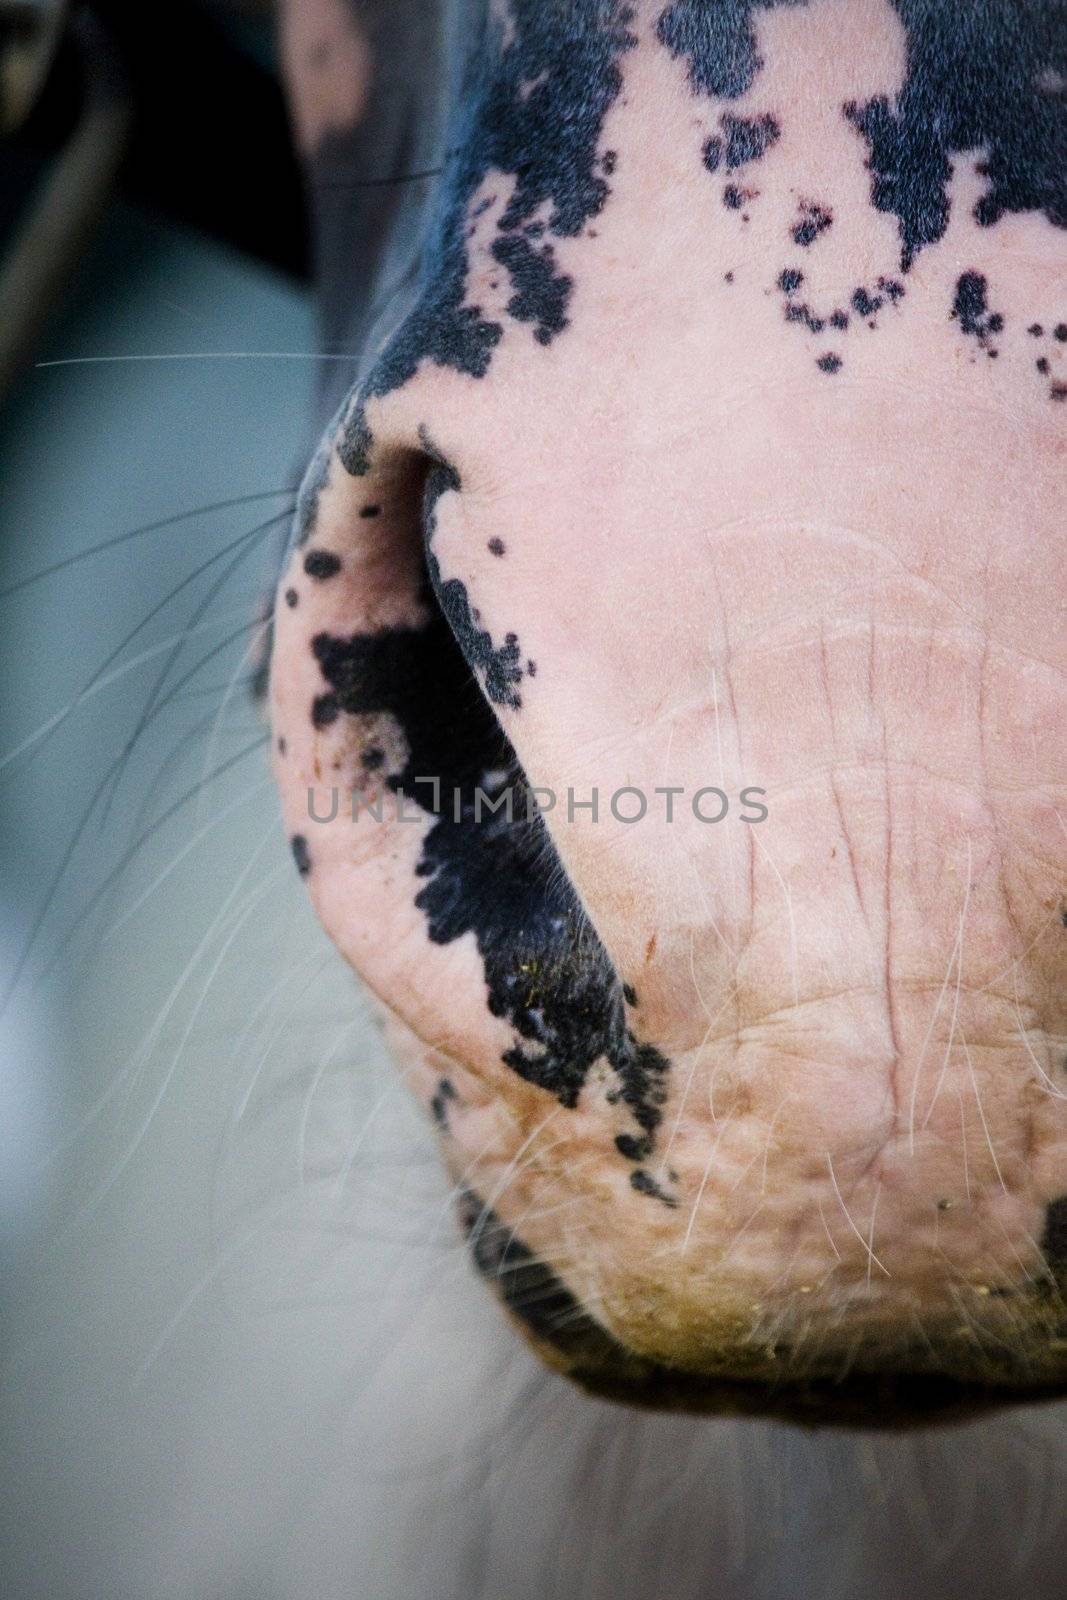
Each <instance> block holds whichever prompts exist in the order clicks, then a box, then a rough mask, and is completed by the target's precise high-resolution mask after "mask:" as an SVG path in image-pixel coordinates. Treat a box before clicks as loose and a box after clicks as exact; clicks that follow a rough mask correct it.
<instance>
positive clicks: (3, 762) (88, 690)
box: [0, 511, 290, 772]
mask: <svg viewBox="0 0 1067 1600" xmlns="http://www.w3.org/2000/svg"><path fill="white" fill-rule="evenodd" d="M288 515H290V513H289V512H287V511H283V512H281V513H280V514H279V515H278V516H276V517H271V518H270V519H269V521H267V522H263V523H260V524H259V526H258V527H256V528H252V529H251V530H250V531H249V532H247V533H243V534H241V535H240V536H239V537H238V538H236V539H234V540H232V541H231V542H230V543H229V544H227V545H225V546H224V547H223V549H221V550H219V551H217V552H216V554H215V555H213V556H210V557H209V558H208V559H207V560H206V561H203V562H201V563H200V564H199V565H198V566H197V567H195V568H194V570H193V571H192V572H190V573H189V574H188V576H187V577H185V578H183V579H182V581H181V583H179V584H177V585H176V586H175V587H174V588H173V589H171V590H170V591H169V592H168V593H167V594H166V595H164V597H163V598H162V600H160V601H158V602H157V604H156V605H154V606H153V607H152V609H151V610H150V611H149V612H148V613H147V615H146V616H144V617H142V618H141V620H140V622H139V623H138V624H137V626H136V627H135V628H131V630H130V631H129V633H127V634H126V636H125V638H123V639H122V640H121V641H120V642H119V643H118V644H117V645H116V646H115V648H114V649H113V650H112V651H111V653H110V654H109V655H108V657H107V659H106V660H105V661H104V662H103V663H102V665H101V666H99V667H98V668H97V669H96V671H95V672H94V673H93V675H92V677H91V678H89V679H87V681H86V682H85V683H84V684H83V685H82V688H81V689H80V690H79V692H78V694H77V695H76V696H75V698H74V699H73V700H71V701H69V702H68V703H67V705H65V706H64V707H63V709H62V710H61V711H58V712H56V713H55V715H54V716H52V717H50V718H49V719H48V721H47V722H45V723H43V724H42V725H41V727H39V728H38V729H37V730H36V731H35V732H34V733H31V734H29V735H27V737H26V738H25V739H23V740H22V742H21V743H20V744H18V745H16V747H15V748H14V749H13V750H10V751H9V752H8V753H7V755H5V756H3V757H2V758H0V772H3V770H4V769H5V767H9V766H10V765H11V763H12V762H13V761H16V760H17V759H18V758H19V756H21V755H24V754H25V753H26V751H27V750H30V749H32V748H34V747H36V748H37V750H38V751H40V750H43V749H44V747H45V746H46V744H47V743H48V740H49V739H51V737H52V735H53V734H54V733H57V732H58V731H59V729H60V728H61V727H62V726H63V725H64V723H65V722H66V721H67V719H68V718H69V717H71V716H73V714H74V713H75V712H76V711H77V710H79V708H80V707H81V706H82V705H84V703H85V702H86V700H89V699H91V698H92V697H93V696H94V695H95V693H96V692H97V690H99V689H103V688H106V687H109V686H110V684H111V683H113V682H114V681H115V679H114V678H108V676H107V675H108V673H109V672H110V670H111V668H112V667H113V666H114V664H115V662H116V661H117V660H118V659H119V657H120V656H121V655H122V653H123V651H124V650H126V649H128V648H129V646H130V645H131V644H132V643H133V641H134V640H135V639H136V638H137V637H138V636H139V635H140V634H141V633H143V632H144V630H145V628H147V627H148V625H149V623H150V622H152V621H153V620H154V619H155V618H156V617H157V616H158V615H159V614H160V612H161V611H164V610H166V608H167V606H168V605H170V603H171V601H172V600H175V599H176V598H177V596H178V595H179V594H181V592H182V590H183V589H186V588H188V586H189V585H190V584H191V583H195V582H196V580H197V578H199V577H202V576H203V574H204V573H205V572H206V571H208V569H209V568H210V567H213V566H214V565H215V563H216V562H217V561H221V560H223V559H224V557H225V556H227V555H228V554H229V553H230V552H231V551H232V550H234V549H237V548H238V547H239V546H244V545H245V544H246V542H248V541H251V540H253V539H256V538H258V537H259V536H261V535H262V534H264V533H266V532H267V531H268V530H269V529H271V528H273V527H275V526H276V525H277V524H278V523H279V522H282V521H284V519H285V518H286V517H287V516H288ZM245 553H246V552H245V551H244V550H242V551H241V554H242V555H243V554H245ZM198 620H199V619H198ZM187 636H188V635H187V633H182V634H179V635H177V636H176V638H175V639H174V640H173V641H168V644H170V643H173V646H174V649H175V651H177V652H180V650H181V648H182V645H183V643H184V642H185V639H186V638H187ZM164 648H166V645H165V646H164ZM143 661H144V657H138V659H137V662H136V663H135V664H136V665H142V664H143ZM131 665H132V664H131Z"/></svg>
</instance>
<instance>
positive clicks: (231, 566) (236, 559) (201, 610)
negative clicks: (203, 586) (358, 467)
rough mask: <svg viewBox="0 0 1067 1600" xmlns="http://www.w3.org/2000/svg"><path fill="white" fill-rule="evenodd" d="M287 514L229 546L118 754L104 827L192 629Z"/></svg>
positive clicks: (103, 819)
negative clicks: (261, 538) (226, 557)
mask: <svg viewBox="0 0 1067 1600" xmlns="http://www.w3.org/2000/svg"><path fill="white" fill-rule="evenodd" d="M285 517H286V513H285V512H282V513H280V514H279V515H278V516H275V517H271V518H270V519H269V520H268V521H267V522H264V523H262V524H261V525H260V526H259V527H258V528H253V529H252V531H251V533H249V534H246V535H244V536H243V537H242V538H241V539H237V540H234V541H233V544H232V545H230V546H229V547H228V549H229V550H232V551H233V554H232V556H231V558H230V560H229V561H228V562H227V564H226V566H225V567H224V568H223V570H222V571H221V572H220V573H219V574H218V576H217V577H216V578H215V579H214V581H213V582H212V584H211V587H210V588H209V589H208V591H207V593H206V594H205V595H202V596H201V598H200V600H199V601H198V602H197V604H196V605H195V606H194V607H193V610H192V613H191V615H190V617H189V621H188V624H187V630H188V631H187V633H186V634H184V635H183V636H181V637H180V638H179V639H178V640H177V641H176V642H175V645H174V648H173V650H172V651H171V653H170V655H169V656H168V658H167V660H166V661H165V662H164V663H163V666H162V668H161V669H160V672H159V674H158V675H157V677H156V681H155V683H154V684H153V686H152V689H151V691H150V693H149V695H148V699H147V701H146V702H145V706H144V710H143V711H142V712H141V715H140V717H139V718H138V720H137V724H136V726H135V728H134V730H133V732H132V733H131V734H130V737H129V738H128V739H127V741H126V744H125V746H124V747H123V750H122V753H121V754H120V756H119V758H118V763H117V766H116V767H115V769H114V782H113V783H112V786H111V792H110V794H109V795H108V796H107V797H106V799H105V801H104V805H103V809H102V811H101V815H100V826H101V827H103V826H104V824H105V823H106V822H107V819H108V815H109V813H110V810H111V805H112V802H113V801H114V798H115V795H116V794H117V792H118V786H119V782H120V780H121V777H122V770H123V767H124V766H125V764H126V762H127V761H128V759H129V757H130V755H131V754H132V753H133V751H134V749H135V748H136V745H137V742H138V740H139V739H140V737H141V735H142V733H143V732H144V730H145V728H146V727H147V726H148V725H149V723H150V722H151V720H152V711H153V707H154V706H155V704H156V701H157V699H158V698H159V695H160V694H161V693H162V690H163V686H164V684H165V683H166V681H167V679H168V677H169V676H170V673H171V669H172V668H173V667H174V666H175V665H176V663H177V661H178V660H179V658H180V656H181V653H182V651H183V649H184V648H185V644H186V640H187V638H188V637H189V636H190V634H191V632H192V630H194V629H195V628H196V627H197V625H198V624H199V623H200V622H201V621H202V619H203V618H204V617H205V616H206V614H207V612H208V611H209V610H210V607H211V605H212V603H213V602H214V601H215V600H216V599H217V598H218V596H219V594H220V593H221V591H222V590H223V589H224V588H225V586H226V584H227V583H228V582H229V580H230V578H232V576H233V574H234V573H235V572H236V571H237V570H238V568H239V567H240V565H241V563H242V562H243V561H244V560H246V559H247V557H248V555H249V553H250V552H251V551H252V550H254V549H256V548H257V546H256V545H254V544H253V543H252V542H251V541H252V540H253V539H256V538H257V537H258V536H259V535H261V534H263V533H266V532H268V531H269V530H270V529H271V528H274V527H277V525H278V524H279V523H280V522H282V521H284V519H285ZM235 547H236V548H235ZM227 553H228V551H220V552H219V556H218V557H217V558H213V559H212V561H211V562H210V563H207V564H205V566H203V567H201V569H200V571H204V570H206V566H207V565H214V562H215V560H216V559H220V558H221V557H222V556H223V555H225V554H227ZM193 576H194V577H195V576H199V573H197V574H193ZM179 587H180V588H185V587H186V584H184V583H183V584H181V585H180V586H179ZM172 598H173V596H172ZM184 681H187V680H183V682H184ZM166 703H167V702H164V704H166Z"/></svg>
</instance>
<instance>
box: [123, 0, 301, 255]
mask: <svg viewBox="0 0 1067 1600" xmlns="http://www.w3.org/2000/svg"><path fill="white" fill-rule="evenodd" d="M92 8H93V10H94V12H95V13H96V15H97V16H98V17H99V18H100V20H101V22H102V23H103V24H104V25H105V26H106V28H107V29H108V31H109V33H110V34H111V36H112V37H113V38H114V40H115V42H116V47H117V48H118V50H119V52H120V56H121V59H122V62H123V66H124V70H125V72H126V75H127V78H128V80H129V83H130V86H131V93H132V96H133V109H134V130H133V137H132V138H131V140H130V147H129V152H128V155H127V158H126V161H125V163H124V165H123V170H122V174H121V183H122V189H123V192H124V193H125V194H126V195H127V196H129V197H130V198H132V199H135V200H137V201H140V202H141V203H143V204H145V205H148V206H150V207H151V208H152V209H154V210H156V211H163V212H165V213H166V214H167V215H169V216H172V217H174V218H175V219H176V220H177V221H180V222H183V223H185V224H187V225H188V226H190V227H193V228H196V229H198V230H199V231H200V232H203V233H207V234H211V235H213V236H214V237H215V238H218V239H221V240H223V241H224V242H225V243H227V244H229V245H232V246H234V247H236V248H237V249H239V250H242V251H244V252H245V253H246V254H248V255H252V256H255V257H257V258H258V259H259V260H261V261H265V262H267V263H268V264H269V265H271V266H274V267H278V268H280V269H281V270H282V271H283V272H286V273H288V274H290V275H291V276H294V277H298V278H302V279H305V278H307V276H308V248H307V224H306V217H305V209H304V196H303V179H302V173H301V169H300V165H299V162H298V160H297V158H296V155H295V154H294V151H293V146H292V137H291V133H290V128H289V118H288V112H287V109H286V103H285V96H284V93H283V91H282V88H281V84H280V81H279V78H278V75H277V73H276V71H275V70H274V66H273V60H272V44H273V38H272V32H271V27H270V22H269V18H268V16H267V12H268V8H267V7H265V6H263V5H262V4H259V3H256V4H253V3H251V0H232V3H231V0H93V7H92ZM257 18H258V19H259V21H258V23H257V20H256V19H257ZM237 22H240V23H242V24H243V25H242V26H237V25H236V23H237Z"/></svg>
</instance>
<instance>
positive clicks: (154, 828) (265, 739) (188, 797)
mask: <svg viewBox="0 0 1067 1600" xmlns="http://www.w3.org/2000/svg"><path fill="white" fill-rule="evenodd" d="M269 741H270V735H269V734H267V733H264V734H260V736H259V737H258V738H256V739H253V741H252V742H251V744H247V745H245V746H244V748H243V749H241V750H238V751H237V753H236V755H232V756H230V757H229V758H228V759H227V760H226V761H223V762H222V763H221V764H220V765H219V766H218V767H216V769H215V771H214V772H213V773H212V774H211V776H210V778H209V779H208V780H207V781H208V782H209V783H215V782H217V780H218V779H219V778H221V777H222V776H223V774H224V773H226V772H229V771H230V770H231V768H233V767H235V766H237V765H238V763H239V762H241V761H244V760H246V759H247V757H248V756H250V755H251V754H252V753H253V752H254V751H256V750H262V749H263V747H264V745H266V744H268V743H269ZM203 788H204V783H203V782H202V781H200V782H197V783H194V784H193V785H192V787H191V788H189V789H187V790H186V791H185V793H184V794H183V795H180V796H179V798H178V799H177V800H175V801H174V803H173V804H172V805H170V806H168V807H167V809H166V811H164V812H163V814H162V816H160V817H157V818H156V820H155V822H153V823H152V825H151V827H149V828H147V829H146V830H145V831H144V832H143V833H142V834H141V835H140V837H139V838H137V839H136V840H135V841H134V843H133V844H132V845H130V847H129V849H128V850H126V851H125V853H124V854H123V856H122V859H121V860H120V861H119V863H118V865H117V866H115V867H113V868H112V870H111V871H110V872H109V873H108V875H107V877H106V878H105V879H104V881H103V883H101V884H99V885H98V887H97V888H96V889H95V890H94V891H93V893H92V895H91V896H90V897H89V899H88V900H87V901H86V903H85V905H84V906H83V907H82V909H81V911H80V912H79V913H78V915H77V917H76V918H75V919H74V922H73V923H72V924H71V926H70V928H69V929H68V930H67V932H66V934H65V935H64V936H63V938H62V940H61V941H60V943H59V946H58V948H57V949H56V950H55V951H54V953H53V955H52V959H51V960H50V961H49V962H48V964H47V965H46V966H45V968H44V970H43V971H42V973H41V975H40V981H41V982H42V983H43V982H45V981H46V980H47V979H48V977H49V976H50V975H51V973H52V972H54V971H55V968H56V967H57V965H58V964H59V962H60V961H61V960H62V959H63V956H64V955H65V953H66V951H67V950H68V949H69V947H70V945H71V943H72V941H73V940H74V939H75V938H76V937H77V934H78V931H79V929H80V928H82V927H83V926H84V924H85V922H86V921H87V920H88V918H89V917H90V916H91V915H92V912H93V911H94V910H95V908H96V906H97V905H99V903H100V901H101V899H102V898H103V896H104V895H105V894H106V893H107V891H108V890H109V889H110V887H111V885H112V884H113V883H115V882H116V881H117V879H118V878H119V877H120V875H121V874H122V873H123V872H125V870H126V868H127V867H128V866H129V864H130V862H131V861H133V860H134V859H135V858H136V857H137V856H138V855H139V854H140V852H141V851H142V850H143V849H144V847H145V845H146V844H148V843H149V842H150V841H151V840H152V839H153V838H154V837H155V835H156V834H157V833H158V832H159V831H160V829H161V828H164V827H165V826H166V825H167V823H168V822H169V821H170V820H171V819H172V818H173V817H175V816H177V814H178V812H179V811H181V810H182V809H183V808H184V807H185V806H187V805H189V804H190V803H191V801H193V800H195V799H196V796H197V795H198V794H199V793H200V792H201V790H202V789H203ZM87 820H88V818H86V821H87ZM56 881H57V883H58V879H57V880H56ZM53 892H54V891H53ZM35 920H37V921H38V922H43V921H44V916H43V915H41V916H40V917H39V919H35ZM39 932H40V928H39V926H38V927H36V928H35V930H34V931H33V933H32V935H31V939H32V940H35V939H36V937H37V934H38V933H39ZM30 949H31V944H30V943H28V944H27V947H26V949H25V950H24V951H23V954H22V956H21V957H20V960H19V964H18V967H17V969H16V972H15V975H14V977H13V978H12V980H11V983H10V984H9V986H8V990H7V992H6V994H5V996H4V999H3V1002H2V1003H0V1011H2V1010H3V1007H4V1006H6V1005H7V1004H8V1003H9V1001H10V999H11V996H12V994H13V993H14V992H15V989H16V987H17V986H18V983H19V981H20V979H21V977H22V973H23V972H24V971H25V967H26V963H27V961H28V960H29V955H30Z"/></svg>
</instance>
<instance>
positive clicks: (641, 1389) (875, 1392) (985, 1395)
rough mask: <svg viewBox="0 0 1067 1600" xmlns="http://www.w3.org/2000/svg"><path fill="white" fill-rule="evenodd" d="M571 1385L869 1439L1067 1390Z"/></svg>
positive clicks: (587, 1375)
mask: <svg viewBox="0 0 1067 1600" xmlns="http://www.w3.org/2000/svg"><path fill="white" fill-rule="evenodd" d="M570 1377H571V1378H572V1380H573V1381H574V1382H576V1383H577V1384H578V1385H579V1386H580V1387H581V1388H583V1389H585V1390H587V1391H588V1392H589V1393H590V1394H593V1395H595V1396H597V1397H598V1398H601V1399H605V1400H613V1401H617V1402H619V1403H621V1404H624V1405H628V1406H638V1407H641V1408H644V1409H647V1410H652V1411H674V1412H687V1413H689V1414H698V1415H705V1416H707V1417H709V1418H714V1417H749V1418H753V1419H755V1420H759V1419H761V1418H764V1419H766V1420H768V1421H778V1422H792V1423H796V1424H798V1425H800V1426H803V1427H808V1428H818V1427H837V1428H852V1429H866V1430H871V1431H893V1430H904V1429H908V1428H921V1427H929V1426H936V1425H939V1424H945V1425H950V1424H953V1423H963V1422H969V1421H972V1420H974V1419H975V1418H978V1417H981V1416H984V1415H987V1414H989V1413H990V1412H993V1411H996V1410H999V1409H1002V1408H1004V1407H1006V1406H1016V1405H1024V1404H1026V1405H1029V1404H1034V1403H1037V1402H1041V1401H1052V1400H1057V1399H1062V1398H1063V1396H1064V1394H1065V1393H1067V1382H1064V1383H1060V1384H1032V1385H1027V1386H1023V1385H1019V1386H1014V1385H1003V1386H994V1385H991V1384H983V1383H969V1382H964V1381H961V1380H959V1379H956V1378H950V1377H945V1376H942V1375H940V1374H936V1373H933V1374H930V1373H903V1374H869V1373H860V1374H855V1375H853V1376H850V1377H847V1378H845V1379H843V1380H842V1381H840V1382H837V1381H834V1380H832V1379H827V1378H816V1379H810V1380H798V1381H792V1382H782V1383H774V1384H771V1383H757V1382H752V1381H744V1380H732V1379H729V1378H701V1377H697V1376H694V1375H692V1374H689V1373H685V1372H679V1371H674V1370H672V1369H670V1368H653V1369H650V1371H649V1372H648V1373H647V1375H646V1376H645V1377H643V1378H641V1379H636V1380H635V1379H631V1378H630V1377H628V1376H627V1377H616V1376H614V1375H613V1374H611V1373H610V1372H604V1371H598V1372H582V1371H572V1372H571V1373H570Z"/></svg>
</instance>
